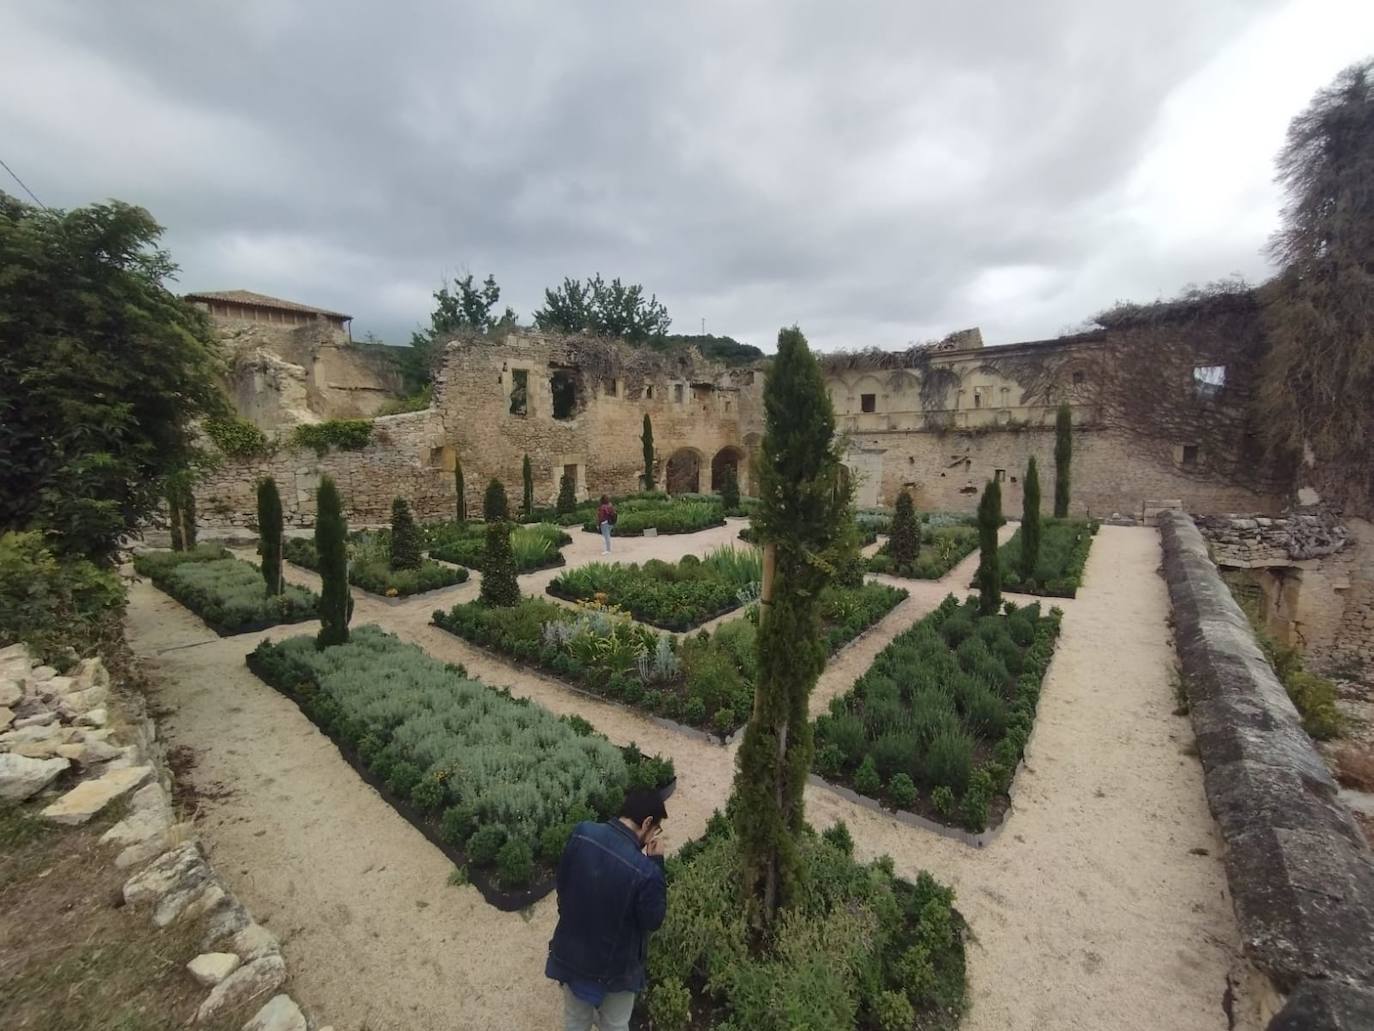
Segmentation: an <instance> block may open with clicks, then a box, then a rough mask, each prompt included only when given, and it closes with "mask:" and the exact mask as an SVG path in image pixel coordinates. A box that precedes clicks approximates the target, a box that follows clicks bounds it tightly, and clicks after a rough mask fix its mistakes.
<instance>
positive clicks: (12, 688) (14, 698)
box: [0, 677, 24, 707]
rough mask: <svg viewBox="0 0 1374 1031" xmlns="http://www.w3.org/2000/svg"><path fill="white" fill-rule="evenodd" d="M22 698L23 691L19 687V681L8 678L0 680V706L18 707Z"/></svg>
mask: <svg viewBox="0 0 1374 1031" xmlns="http://www.w3.org/2000/svg"><path fill="white" fill-rule="evenodd" d="M23 697H24V689H23V688H22V687H20V686H19V681H17V680H14V679H12V678H10V677H5V678H4V679H3V680H0V705H4V706H6V707H8V706H12V705H18V704H19V702H20V700H21V699H22V698H23Z"/></svg>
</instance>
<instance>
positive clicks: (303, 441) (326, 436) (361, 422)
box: [291, 419, 372, 455]
mask: <svg viewBox="0 0 1374 1031" xmlns="http://www.w3.org/2000/svg"><path fill="white" fill-rule="evenodd" d="M371 442H372V422H371V420H369V419H330V420H328V421H327V422H317V423H306V424H304V425H301V426H297V427H296V428H295V429H294V430H292V431H291V443H292V444H293V445H295V446H296V447H298V448H309V449H311V450H313V451H314V452H315V453H316V454H318V455H323V454H325V452H327V451H328V450H329V449H330V448H331V447H332V448H336V449H338V450H339V451H361V450H362V449H363V448H365V447H367V445H368V444H370V443H371Z"/></svg>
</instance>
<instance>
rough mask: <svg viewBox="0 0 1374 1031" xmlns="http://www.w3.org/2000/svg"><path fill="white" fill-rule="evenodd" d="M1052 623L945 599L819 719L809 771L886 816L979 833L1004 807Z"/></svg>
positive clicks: (1027, 611) (1055, 619)
mask: <svg viewBox="0 0 1374 1031" xmlns="http://www.w3.org/2000/svg"><path fill="white" fill-rule="evenodd" d="M1060 617H1061V613H1060V611H1059V610H1058V609H1054V610H1052V611H1051V612H1050V614H1049V615H1042V614H1041V611H1040V603H1039V602H1036V603H1034V604H1031V605H1028V606H1025V607H1024V608H1017V606H1016V605H1015V604H1014V603H1012V602H1007V603H1006V604H1005V606H1004V607H1003V612H1001V613H999V614H997V615H995V616H983V617H979V616H978V609H977V599H974V598H971V599H969V600H968V601H966V602H964V603H962V604H961V603H960V602H959V600H958V599H957V598H955V597H954V596H953V595H950V596H949V597H947V598H946V599H945V600H944V601H943V602H941V604H940V606H939V608H937V609H936V610H935V611H934V612H932V613H931V614H930V615H928V616H926V617H925V619H923V620H921V621H920V622H919V623H917V624H916V625H915V626H914V627H912V628H911V629H910V630H907V631H906V632H905V633H902V634H900V635H898V636H897V637H896V638H895V639H894V640H893V641H892V643H891V644H889V645H888V646H887V647H886V648H884V649H883V650H882V651H881V652H879V653H878V656H877V657H876V658H875V659H874V660H873V664H872V665H871V666H870V667H869V668H868V670H867V671H866V672H865V673H864V675H863V676H861V677H860V678H859V679H858V680H857V681H856V682H855V684H854V687H853V688H852V689H851V690H850V692H849V693H848V694H845V695H843V696H841V697H839V698H836V699H834V700H833V701H832V702H831V704H830V712H829V714H828V715H825V716H822V717H820V718H819V719H817V720H816V727H815V730H816V751H815V759H814V761H813V768H814V769H815V771H816V772H817V773H818V774H820V775H821V776H822V777H824V778H826V779H827V780H831V781H834V782H837V783H841V784H845V785H847V786H849V787H852V788H853V789H854V790H856V791H858V792H859V793H861V794H864V795H869V796H871V797H875V798H879V799H881V800H883V801H885V802H887V803H888V804H890V805H892V806H894V807H895V808H901V809H913V810H915V811H918V812H921V813H923V814H925V815H927V816H929V817H931V818H932V819H936V820H940V821H943V822H947V823H955V824H959V825H961V826H963V827H965V828H967V829H969V830H972V831H981V830H983V829H984V828H985V827H986V826H987V825H988V821H989V818H990V816H993V815H996V814H997V812H999V811H1000V810H1001V809H1003V808H1004V807H1005V803H1006V800H1007V792H1008V790H1009V788H1010V786H1011V779H1012V775H1013V774H1014V773H1015V771H1016V767H1017V764H1018V763H1019V762H1020V760H1021V755H1022V752H1023V751H1024V750H1025V746H1026V740H1027V738H1029V736H1030V730H1031V724H1032V722H1033V721H1034V719H1035V708H1036V703H1037V701H1038V700H1039V697H1040V683H1041V681H1042V679H1043V678H1044V675H1045V670H1046V668H1047V667H1048V666H1049V662H1050V657H1051V656H1052V655H1053V653H1054V644H1055V640H1056V638H1057V636H1058V633H1059V622H1060Z"/></svg>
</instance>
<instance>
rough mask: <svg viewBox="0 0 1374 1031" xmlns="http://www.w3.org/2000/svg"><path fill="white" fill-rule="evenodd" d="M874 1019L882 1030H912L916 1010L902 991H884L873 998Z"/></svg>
mask: <svg viewBox="0 0 1374 1031" xmlns="http://www.w3.org/2000/svg"><path fill="white" fill-rule="evenodd" d="M873 1019H874V1020H875V1021H877V1024H878V1027H879V1028H880V1029H881V1031H910V1028H911V1025H912V1023H913V1022H914V1021H915V1020H916V1011H915V1010H914V1009H912V1008H911V1002H910V1001H909V1000H908V999H907V997H906V996H905V995H904V994H903V993H902V992H891V991H889V992H883V993H882V994H881V995H879V996H878V997H877V998H876V999H875V1000H873Z"/></svg>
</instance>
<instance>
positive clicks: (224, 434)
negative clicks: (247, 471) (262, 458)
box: [201, 415, 267, 458]
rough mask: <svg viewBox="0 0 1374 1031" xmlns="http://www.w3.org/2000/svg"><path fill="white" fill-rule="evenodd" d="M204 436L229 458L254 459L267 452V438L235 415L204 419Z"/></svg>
mask: <svg viewBox="0 0 1374 1031" xmlns="http://www.w3.org/2000/svg"><path fill="white" fill-rule="evenodd" d="M201 426H202V428H203V429H204V430H205V435H206V436H207V437H209V438H210V441H211V443H213V444H214V445H215V447H217V448H219V450H220V452H221V453H222V454H225V455H227V456H229V457H230V458H254V457H256V456H258V455H261V454H263V453H264V452H266V451H267V437H266V435H265V434H264V433H263V432H262V430H260V429H258V428H257V427H256V426H254V425H253V424H252V423H251V422H249V421H248V420H247V419H243V418H240V417H238V416H236V415H230V416H225V417H223V418H217V419H206V420H205V422H204V423H202V424H201Z"/></svg>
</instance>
